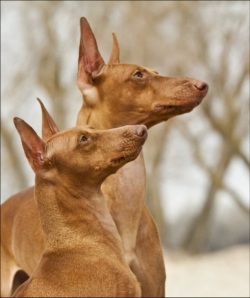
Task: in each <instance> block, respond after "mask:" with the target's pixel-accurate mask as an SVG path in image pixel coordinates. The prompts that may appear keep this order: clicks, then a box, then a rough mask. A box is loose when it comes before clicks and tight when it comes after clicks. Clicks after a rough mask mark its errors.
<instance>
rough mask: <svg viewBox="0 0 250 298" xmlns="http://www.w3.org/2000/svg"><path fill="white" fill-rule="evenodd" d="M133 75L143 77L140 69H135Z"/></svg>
mask: <svg viewBox="0 0 250 298" xmlns="http://www.w3.org/2000/svg"><path fill="white" fill-rule="evenodd" d="M133 76H134V77H136V78H140V79H142V78H143V73H142V72H141V71H139V70H138V71H136V72H135V73H134V74H133Z"/></svg>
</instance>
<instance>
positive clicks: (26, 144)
mask: <svg viewBox="0 0 250 298" xmlns="http://www.w3.org/2000/svg"><path fill="white" fill-rule="evenodd" d="M14 124H15V126H16V129H17V131H18V133H19V135H20V137H21V141H22V145H23V149H24V152H25V155H26V157H27V159H28V161H29V163H30V165H31V167H32V169H33V171H34V172H35V173H37V172H39V171H41V170H42V169H43V166H44V163H45V157H44V156H45V143H44V142H43V140H42V139H41V138H39V136H38V135H37V134H36V132H35V131H34V130H33V128H32V127H31V126H29V125H28V124H27V123H26V122H25V121H23V120H22V119H20V118H17V117H15V118H14Z"/></svg>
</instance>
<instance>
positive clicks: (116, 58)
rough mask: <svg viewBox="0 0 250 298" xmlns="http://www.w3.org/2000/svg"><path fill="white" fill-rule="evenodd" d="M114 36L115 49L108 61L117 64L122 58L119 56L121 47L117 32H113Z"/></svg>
mask: <svg viewBox="0 0 250 298" xmlns="http://www.w3.org/2000/svg"><path fill="white" fill-rule="evenodd" d="M112 36H113V49H112V53H111V56H110V58H109V62H108V63H109V64H117V63H120V58H119V54H120V49H119V44H118V40H117V38H116V35H115V33H112Z"/></svg>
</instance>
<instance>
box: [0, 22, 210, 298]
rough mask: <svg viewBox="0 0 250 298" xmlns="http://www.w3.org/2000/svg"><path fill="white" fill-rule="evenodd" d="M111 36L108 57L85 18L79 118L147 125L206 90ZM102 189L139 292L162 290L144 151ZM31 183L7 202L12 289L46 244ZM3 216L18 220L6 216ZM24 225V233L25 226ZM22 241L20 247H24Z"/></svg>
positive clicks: (99, 124)
mask: <svg viewBox="0 0 250 298" xmlns="http://www.w3.org/2000/svg"><path fill="white" fill-rule="evenodd" d="M113 44H114V46H113V51H112V54H111V57H110V60H109V62H108V64H105V63H104V60H103V58H102V57H101V55H100V53H99V50H98V47H97V44H96V40H95V37H94V35H93V32H92V30H91V28H90V26H89V24H88V22H87V21H86V19H84V18H81V40H80V48H79V61H78V86H79V89H80V90H81V92H82V94H83V99H84V103H83V106H82V108H81V110H80V111H79V114H78V118H77V125H78V126H81V125H85V124H89V125H91V126H93V127H95V128H97V129H109V128H113V127H119V126H122V125H126V124H145V125H146V126H147V127H148V128H150V127H152V126H153V125H156V124H157V123H160V122H162V121H167V120H168V119H169V118H171V117H174V116H176V115H179V114H183V113H188V112H190V111H192V109H193V108H195V107H196V106H197V105H199V104H200V102H201V101H202V99H203V98H204V96H205V95H206V93H207V91H208V86H207V84H206V83H204V82H202V81H199V80H195V79H190V78H177V77H163V76H160V75H159V74H158V73H157V72H156V71H154V70H151V69H148V68H145V67H142V66H139V65H134V64H124V63H120V62H119V47H118V43H117V40H116V38H115V36H114V35H113ZM101 189H102V192H103V194H104V197H105V199H106V201H107V205H108V208H109V211H110V214H111V216H112V218H113V220H114V222H115V224H116V226H117V229H118V232H119V234H120V236H121V240H122V245H123V249H124V253H125V258H126V261H127V263H128V265H129V266H130V268H131V270H132V271H133V272H134V274H135V275H136V277H137V279H138V280H139V282H140V284H141V288H142V296H150V297H154V296H156V297H157V296H158V297H159V296H160V297H164V296H165V279H166V273H165V266H164V259H163V253H162V248H161V243H160V239H159V235H158V231H157V228H156V226H155V223H154V221H153V219H152V216H151V215H150V213H149V211H148V209H147V207H146V204H145V197H146V172H145V165H144V160H143V154H142V153H141V154H140V155H139V156H138V158H137V159H136V160H134V161H132V162H130V163H128V164H126V165H125V166H124V167H122V168H121V169H120V170H118V171H117V173H116V174H114V175H111V176H109V177H108V178H107V179H106V180H105V181H104V183H103V184H102V187H101ZM33 191H34V190H33V189H32V188H31V189H29V190H26V192H25V193H23V196H24V197H25V198H24V199H25V203H23V204H22V205H25V207H23V209H21V208H16V209H15V210H14V211H13V209H12V204H14V203H13V202H14V201H16V200H18V201H19V198H18V197H19V194H17V195H14V196H13V197H12V198H10V199H9V200H7V201H6V202H5V203H4V204H3V206H2V212H3V217H4V219H3V221H4V222H5V223H4V227H3V229H4V230H5V231H4V237H3V242H4V243H3V246H4V255H3V261H2V263H3V264H4V268H3V272H8V271H7V268H9V267H10V266H12V268H14V269H13V270H12V272H11V274H12V275H10V274H9V275H8V274H7V275H5V276H6V278H5V279H6V286H7V287H8V289H6V291H5V293H8V291H10V287H11V284H12V280H13V275H14V274H15V272H16V271H17V270H18V269H17V268H19V269H23V270H25V271H26V273H27V274H28V275H30V274H31V273H32V272H33V270H34V268H35V266H36V264H37V262H38V260H39V255H41V253H42V251H43V248H44V237H41V232H38V230H39V229H40V230H41V227H40V223H39V220H38V212H37V210H36V206H35V203H34V200H33ZM11 201H12V203H11ZM13 213H14V214H13ZM26 214H32V220H31V219H30V220H29V221H26V220H25V216H26ZM6 218H12V219H13V220H11V219H10V220H9V221H8V222H7V224H6V221H7V219H6ZM17 218H19V219H17ZM16 221H18V222H19V223H18V226H16V228H15V229H16V231H17V232H15V234H14V233H12V234H8V233H7V231H9V230H10V229H12V230H13V226H14V225H15V222H16ZM29 222H32V225H33V227H30V224H29ZM23 230H25V231H26V234H25V235H23V234H22V232H21V231H23ZM18 231H19V232H18ZM7 234H8V235H7ZM37 235H39V237H37ZM14 238H15V239H14ZM20 248H21V250H22V252H20V253H19V252H18V251H20ZM33 250H34V251H35V252H36V253H35V254H34V255H33V254H31V253H30V252H31V251H33ZM39 250H40V253H39ZM12 264H15V267H14V265H12ZM2 276H3V274H2Z"/></svg>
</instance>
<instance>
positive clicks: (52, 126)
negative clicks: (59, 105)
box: [37, 98, 59, 141]
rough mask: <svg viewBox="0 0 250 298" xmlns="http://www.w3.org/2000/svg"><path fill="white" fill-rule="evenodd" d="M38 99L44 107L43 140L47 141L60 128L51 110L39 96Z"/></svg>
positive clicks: (42, 107)
mask: <svg viewBox="0 0 250 298" xmlns="http://www.w3.org/2000/svg"><path fill="white" fill-rule="evenodd" d="M37 100H38V102H39V104H40V106H41V109H42V119H43V120H42V139H43V141H47V140H48V139H49V138H50V137H52V136H53V135H54V134H55V133H57V132H59V128H58V126H57V125H56V123H55V121H54V120H53V119H52V117H51V116H50V114H49V112H48V111H47V110H46V108H45V106H44V104H43V103H42V101H41V99H39V98H37Z"/></svg>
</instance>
